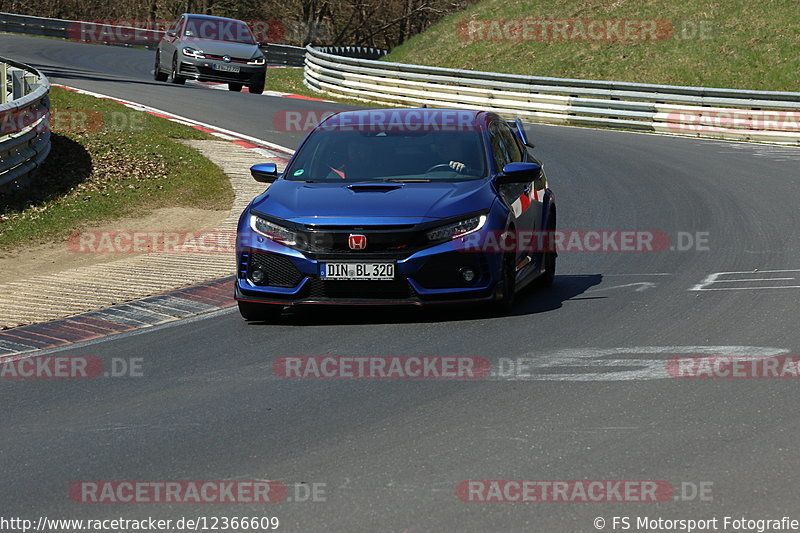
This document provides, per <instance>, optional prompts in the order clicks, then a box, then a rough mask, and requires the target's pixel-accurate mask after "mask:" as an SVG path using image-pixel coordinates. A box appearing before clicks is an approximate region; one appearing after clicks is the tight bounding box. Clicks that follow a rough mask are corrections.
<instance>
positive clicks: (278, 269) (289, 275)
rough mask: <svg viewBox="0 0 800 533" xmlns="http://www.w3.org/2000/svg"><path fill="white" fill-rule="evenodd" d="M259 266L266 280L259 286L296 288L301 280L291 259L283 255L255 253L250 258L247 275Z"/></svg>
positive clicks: (301, 277)
mask: <svg viewBox="0 0 800 533" xmlns="http://www.w3.org/2000/svg"><path fill="white" fill-rule="evenodd" d="M256 266H259V267H261V269H262V270H263V271H264V272H266V273H267V279H266V281H265V282H264V283H261V285H267V286H270V287H296V286H297V284H298V283H300V282H301V281H302V280H303V273H302V272H300V271H299V270H298V269H297V267H296V266H294V263H293V262H292V260H291V259H289V258H288V257H286V256H283V255H277V254H269V253H263V252H256V253H253V254H252V255H251V256H250V261H249V266H248V270H247V272H248V275H249V274H251V273H252V272H253V269H254V268H255V267H256Z"/></svg>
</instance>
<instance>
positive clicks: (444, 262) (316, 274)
mask: <svg viewBox="0 0 800 533" xmlns="http://www.w3.org/2000/svg"><path fill="white" fill-rule="evenodd" d="M239 242H240V243H247V244H248V246H246V247H240V248H239V249H238V250H237V266H238V271H237V279H236V285H235V298H236V299H237V300H241V301H249V302H259V303H270V304H279V305H287V306H291V305H300V304H328V305H416V306H426V305H436V304H457V303H467V302H488V301H493V300H497V299H499V298H500V297H501V296H502V294H501V292H500V290H501V285H502V284H500V283H499V281H500V280H499V272H500V263H501V261H502V257H501V254H497V253H483V252H477V251H475V250H470V249H468V248H467V247H466V245H465V244H464V240H463V239H455V240H452V241H449V242H446V243H442V244H438V245H434V246H430V247H428V248H424V249H421V250H418V251H416V252H414V253H411V254H405V256H403V255H394V256H393V255H392V254H385V253H384V254H366V253H349V254H341V253H338V254H332V253H331V254H308V255H306V254H304V253H302V252H300V251H298V250H295V249H292V248H288V247H286V246H283V245H281V244H278V243H276V242H274V241H271V240H269V239H266V238H264V237H261V236H260V235H257V234H255V233H254V232H252V230H250V229H249V228H247V227H246V226H244V225H240V233H239ZM309 255H313V256H314V257H309ZM327 262H369V263H375V262H392V263H394V265H395V275H394V279H393V280H368V281H366V280H365V281H362V280H325V279H324V278H321V277H320V272H321V265H322V263H327ZM256 267H258V268H260V269H261V270H262V272H265V273H266V280H265V281H263V282H262V283H261V284H256V283H255V282H254V281H253V279H252V277H251V274H252V272H253V269H254V268H256ZM467 268H468V269H471V270H472V271H473V272H474V274H475V276H474V279H473V280H472V281H471V282H466V281H465V280H464V279H463V277H462V274H461V272H462V270H463V269H467Z"/></svg>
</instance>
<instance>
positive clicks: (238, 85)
mask: <svg viewBox="0 0 800 533" xmlns="http://www.w3.org/2000/svg"><path fill="white" fill-rule="evenodd" d="M228 90H229V91H233V92H235V93H238V92H239V91H241V90H242V84H241V83H229V84H228Z"/></svg>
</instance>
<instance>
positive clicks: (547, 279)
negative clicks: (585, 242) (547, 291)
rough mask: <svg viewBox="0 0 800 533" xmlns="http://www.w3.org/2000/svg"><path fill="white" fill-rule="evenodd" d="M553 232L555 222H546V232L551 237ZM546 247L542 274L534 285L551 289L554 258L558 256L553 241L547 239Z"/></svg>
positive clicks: (554, 273) (553, 276) (553, 277)
mask: <svg viewBox="0 0 800 533" xmlns="http://www.w3.org/2000/svg"><path fill="white" fill-rule="evenodd" d="M555 230H556V222H555V220H552V221H551V220H548V221H547V231H548V232H549V233H550V234H551V235H552V232H555ZM547 246H548V250H547V251H546V252H544V254H543V255H542V266H543V267H544V272H542V274H541V275H540V276H539V278H538V279H537V280H536V284H537V285H538V286H539V287H552V286H553V281H554V280H555V278H556V257H557V256H558V253H557V252H556V249H555V247H556V243H555V239H552V238H548V239H547Z"/></svg>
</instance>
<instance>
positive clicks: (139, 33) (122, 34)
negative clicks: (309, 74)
mask: <svg viewBox="0 0 800 533" xmlns="http://www.w3.org/2000/svg"><path fill="white" fill-rule="evenodd" d="M3 31H5V32H11V33H21V34H25V35H36V36H44V37H59V38H61V39H69V40H71V41H77V42H91V43H98V44H107V45H113V46H142V47H145V48H149V49H155V48H156V47H158V41H159V40H160V39H161V37H162V36H163V35H164V32H163V31H161V30H153V29H148V28H136V27H132V26H117V25H113V24H105V23H101V22H91V21H82V20H67V19H52V18H44V17H34V16H31V15H18V14H16V13H3V12H0V32H3ZM261 51H262V52H264V55H265V56H266V58H267V64H269V65H285V66H290V67H302V66H303V65H304V64H305V55H306V49H305V48H303V47H302V46H290V45H285V44H276V43H266V44H264V45H263V46H261ZM326 51H329V52H330V53H333V54H341V55H350V57H359V58H362V59H379V58H381V57H383V56H385V55H386V54H387V51H386V50H380V49H377V48H367V47H355V46H350V47H348V46H335V47H327V48H326Z"/></svg>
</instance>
